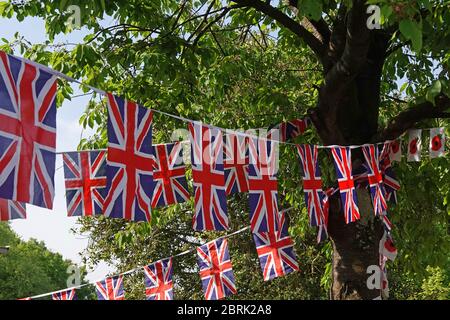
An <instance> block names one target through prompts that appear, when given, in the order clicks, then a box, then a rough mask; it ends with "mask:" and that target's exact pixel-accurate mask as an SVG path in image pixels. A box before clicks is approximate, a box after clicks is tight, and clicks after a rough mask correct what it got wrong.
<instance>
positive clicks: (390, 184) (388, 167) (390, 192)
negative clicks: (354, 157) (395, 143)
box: [380, 142, 400, 203]
mask: <svg viewBox="0 0 450 320" xmlns="http://www.w3.org/2000/svg"><path fill="white" fill-rule="evenodd" d="M390 149H391V143H390V142H386V143H385V144H384V145H383V146H382V151H381V156H380V170H381V173H382V175H383V183H384V188H385V191H386V200H388V201H391V202H392V203H397V191H398V190H400V183H399V182H398V180H397V177H396V175H395V172H394V169H393V168H392V163H391V160H390V155H389V154H390Z"/></svg>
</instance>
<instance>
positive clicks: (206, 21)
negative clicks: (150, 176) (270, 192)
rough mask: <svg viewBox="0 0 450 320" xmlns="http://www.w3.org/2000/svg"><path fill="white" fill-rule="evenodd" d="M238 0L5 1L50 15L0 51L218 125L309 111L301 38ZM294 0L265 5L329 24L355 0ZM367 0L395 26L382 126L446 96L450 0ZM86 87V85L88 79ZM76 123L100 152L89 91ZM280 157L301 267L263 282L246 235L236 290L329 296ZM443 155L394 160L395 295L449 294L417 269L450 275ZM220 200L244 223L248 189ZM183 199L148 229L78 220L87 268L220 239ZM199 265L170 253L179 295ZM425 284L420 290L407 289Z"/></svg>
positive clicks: (313, 98)
mask: <svg viewBox="0 0 450 320" xmlns="http://www.w3.org/2000/svg"><path fill="white" fill-rule="evenodd" d="M241 2H244V1H236V2H232V1H205V0H201V1H200V0H197V1H170V0H159V1H145V2H144V1H136V0H129V1H80V0H73V1H70V3H69V2H68V1H50V0H45V1H32V2H29V3H27V4H25V5H24V6H12V5H9V4H1V5H0V14H2V15H3V16H5V17H9V18H10V17H12V16H13V14H15V16H16V17H17V18H18V19H19V20H20V19H23V18H24V17H27V16H37V17H40V18H43V19H45V21H46V28H47V33H48V37H49V40H48V41H47V42H46V43H43V44H32V43H30V42H29V41H28V40H27V39H23V38H21V37H20V35H16V37H15V38H14V39H11V40H6V39H5V42H6V43H5V44H4V45H3V46H1V47H0V48H1V49H3V50H8V51H11V50H12V49H13V48H16V49H19V52H20V53H21V54H23V55H24V56H26V57H28V58H30V59H33V60H36V61H38V62H41V63H43V64H46V65H50V66H52V67H53V68H55V69H56V70H59V71H61V72H64V73H66V74H68V75H69V76H71V77H74V78H77V79H82V80H83V81H84V82H85V83H88V84H90V85H92V86H96V87H99V88H101V89H104V90H107V91H113V92H114V93H116V94H118V95H121V96H125V97H127V98H129V99H132V100H135V101H139V102H140V103H141V104H143V105H144V106H146V107H151V108H154V109H156V110H161V111H165V112H170V113H173V114H178V115H180V116H183V117H186V118H190V119H194V120H202V121H205V122H207V123H211V124H214V125H218V126H220V127H224V128H245V129H248V128H267V127H269V126H271V125H274V124H276V123H279V122H281V121H283V120H286V119H292V118H298V117H301V116H303V115H306V114H307V113H308V112H309V111H310V110H311V109H312V108H313V107H314V106H315V104H316V102H317V100H318V95H319V90H318V88H319V87H320V86H321V85H323V83H324V70H323V68H322V65H321V64H320V63H319V62H318V61H317V58H316V57H315V55H314V53H313V52H312V50H310V49H309V48H308V47H307V46H306V45H305V41H304V39H301V38H300V37H297V36H296V35H295V34H293V33H292V32H291V31H290V30H288V29H287V28H286V27H285V26H283V25H282V24H281V23H280V22H279V21H276V20H274V19H273V18H271V17H269V16H267V15H264V14H263V13H262V12H260V11H259V10H256V9H255V8H254V7H252V6H248V7H244V8H242V7H239V6H238V5H239V3H241ZM247 2H253V3H255V1H247ZM256 2H258V3H261V2H264V1H256ZM293 2H294V3H296V5H297V8H298V10H297V14H294V11H293V10H291V8H290V7H289V6H287V5H285V2H284V1H272V5H273V6H275V7H276V8H277V9H278V10H279V11H280V12H282V13H284V14H286V15H287V16H289V17H291V18H292V19H294V20H295V21H297V22H299V21H302V19H303V18H304V17H307V18H309V19H310V20H311V21H318V20H320V19H321V18H323V19H324V20H325V22H327V23H329V24H332V23H333V21H336V20H337V19H338V17H339V15H340V14H341V13H340V8H348V9H350V8H351V3H352V1H349V0H347V1H333V0H320V1H318V0H314V1H309V0H308V1H307V0H302V1H289V3H291V4H292V3H293ZM369 3H371V4H377V5H379V6H380V7H381V15H382V19H381V22H382V27H383V29H384V30H388V29H389V28H392V27H396V26H398V30H397V31H396V32H395V33H394V35H393V36H392V39H391V40H390V42H389V56H388V57H387V59H386V61H385V63H384V66H383V72H382V79H381V92H380V97H381V106H380V109H379V115H378V114H377V117H378V116H379V117H378V125H379V126H380V127H384V126H386V125H387V124H388V123H389V121H390V120H391V119H392V118H393V117H394V116H395V115H397V114H398V113H400V112H401V111H404V110H406V109H407V108H409V107H410V105H412V104H414V103H417V102H420V101H425V100H429V101H434V98H435V97H436V96H437V95H438V94H440V93H441V92H443V93H446V94H447V95H449V94H450V81H449V70H450V53H449V51H448V43H450V32H449V30H450V28H449V26H448V22H449V21H450V10H448V6H449V2H448V1H432V0H427V1H423V0H416V1H393V0H370V1H369ZM69 4H76V5H79V6H80V7H81V9H82V10H81V12H82V16H81V23H82V26H83V28H86V30H88V35H87V36H86V37H85V39H84V42H83V43H80V44H76V45H75V46H70V45H65V44H60V45H55V44H53V40H54V37H55V35H57V34H60V33H69V32H71V31H72V29H73V28H72V27H70V26H67V25H66V21H67V18H68V16H69V14H70V13H69V12H67V11H66V8H67V6H68V5H69ZM224 12H225V14H224V15H221V14H223V13H224ZM344 14H346V12H344ZM150 17H151V18H150ZM111 18H112V19H113V20H114V24H112V25H106V26H105V19H108V20H111ZM400 80H401V81H400ZM60 88H61V89H60V92H59V96H58V102H59V103H61V102H62V101H63V100H64V99H70V94H71V89H70V87H69V86H68V85H67V84H66V83H64V82H61V83H60ZM82 89H83V90H84V91H85V92H89V89H88V88H86V87H82ZM358 112H360V111H358ZM362 112H365V111H362ZM80 123H81V124H82V125H83V126H85V127H86V126H89V127H92V128H96V130H97V133H96V135H94V136H93V137H91V138H90V139H86V140H83V141H81V142H80V149H88V148H100V147H105V145H106V128H105V123H106V110H105V101H104V100H102V98H101V97H99V96H98V95H96V94H93V98H92V100H91V102H90V103H89V105H88V106H87V108H86V112H85V114H84V115H83V116H82V117H81V119H80ZM421 125H423V127H430V126H447V128H449V122H448V121H437V120H428V121H426V122H424V123H422V124H421ZM361 126H365V124H363V123H362V124H361ZM174 128H183V129H185V128H186V124H184V123H181V122H179V121H178V120H174V119H172V118H168V117H165V116H163V115H160V114H156V115H155V121H154V139H155V142H161V143H162V142H168V141H170V140H171V139H172V138H173V137H172V132H173V130H174ZM447 134H450V132H449V131H448V130H447ZM296 142H301V143H320V139H319V138H318V136H317V134H316V133H315V131H314V130H313V129H310V130H308V131H307V132H306V134H305V136H303V137H301V138H299V139H298V140H297V141H296ZM424 145H425V146H426V145H427V144H426V141H425V143H424ZM328 156H329V155H328V154H327V153H326V152H325V151H323V150H321V156H320V161H321V168H322V173H323V176H324V181H325V185H332V184H333V183H335V182H334V181H335V175H334V168H333V166H332V165H331V163H330V159H329V157H328ZM280 159H281V164H280V166H281V168H280V174H279V177H280V186H279V192H280V201H281V202H282V205H283V207H285V208H287V207H293V208H294V209H293V210H292V211H290V212H289V217H290V220H291V221H290V231H291V234H292V236H293V237H294V239H295V242H296V250H297V253H298V254H299V261H300V263H301V269H302V272H300V273H295V274H292V275H290V276H287V277H285V278H282V279H277V280H274V281H271V282H267V283H265V282H263V281H262V279H261V275H260V274H259V273H260V272H259V270H258V268H259V265H258V261H257V257H256V253H255V252H254V248H253V246H252V245H251V241H252V240H251V237H250V235H249V234H248V233H244V234H242V235H240V236H237V237H235V238H233V239H232V240H230V248H231V255H232V261H233V266H234V270H235V273H236V277H237V285H238V288H239V295H237V296H236V298H241V299H244V298H252V299H255V298H261V299H263V298H313V299H323V298H327V297H328V294H327V291H328V289H329V288H330V285H331V283H330V279H331V269H330V260H331V246H330V244H329V243H327V244H325V245H317V244H316V243H315V241H316V240H315V232H316V231H315V229H314V228H310V227H309V226H308V221H307V214H306V209H305V204H304V200H303V194H302V191H301V189H300V188H299V187H298V186H299V183H300V179H299V167H298V165H297V164H296V163H297V159H296V151H295V150H294V149H293V148H292V147H291V146H282V147H281V153H280ZM449 161H450V160H449V158H448V157H447V158H442V159H436V160H433V161H430V160H428V159H427V158H426V157H425V156H424V160H423V161H422V162H421V163H420V164H417V163H407V162H406V161H402V162H401V164H398V165H395V170H396V172H397V174H398V176H399V180H400V181H401V185H402V190H401V191H400V192H399V204H398V205H397V206H391V209H390V215H391V216H392V219H391V220H392V221H393V223H394V231H393V232H394V239H396V245H397V247H398V248H399V251H400V254H399V258H398V259H397V261H396V262H395V263H394V264H392V266H390V267H389V270H390V275H391V274H392V279H391V281H390V284H391V286H392V288H393V289H392V295H393V297H394V298H399V299H406V298H411V297H413V298H427V297H431V296H433V297H442V296H443V295H444V293H445V292H446V290H447V289H448V282H445V281H444V280H442V281H441V278H437V277H434V278H433V277H429V278H428V275H427V273H426V272H425V270H426V267H427V266H428V265H430V266H435V267H441V268H442V269H443V270H449V266H448V252H449V246H450V241H449V235H448V217H449V215H450V207H449V203H450V170H449V168H450V163H449ZM228 207H229V211H230V217H231V221H232V224H233V225H232V230H237V229H239V228H241V227H242V226H244V225H247V224H248V216H247V212H248V208H247V200H246V198H245V196H242V195H240V196H235V197H233V198H230V199H229V200H228ZM192 208H193V206H192V202H191V203H187V204H183V205H176V206H173V207H170V208H162V209H158V210H156V211H155V212H154V218H153V220H152V223H151V225H148V224H134V223H127V222H124V221H117V220H109V219H103V218H101V217H100V218H85V219H82V220H80V230H78V232H89V233H90V236H91V237H92V239H95V241H92V242H91V244H90V246H89V248H88V249H87V253H88V257H89V258H88V260H87V261H86V263H89V264H96V263H98V262H99V261H100V260H105V261H108V262H110V263H113V264H114V265H116V266H117V267H118V270H119V271H124V270H127V269H130V268H133V267H135V266H136V265H143V264H145V263H148V262H150V261H154V260H157V259H159V258H162V257H166V256H171V255H173V254H176V253H179V252H182V251H184V250H186V249H187V248H192V246H193V245H195V244H196V243H198V241H199V240H198V239H201V240H204V241H206V240H208V239H212V238H215V237H217V236H218V235H219V234H218V233H214V234H212V233H201V234H199V233H194V232H193V231H192V230H191V225H190V223H191V220H190V219H191V217H192ZM195 268H196V267H195V255H194V254H190V255H187V256H185V257H183V258H182V259H177V260H176V261H175V275H176V277H177V280H176V286H177V289H176V295H177V296H178V297H179V298H200V295H201V290H200V281H199V278H198V275H197V273H196V269H195ZM433 272H434V273H435V274H438V273H437V271H436V272H435V271H433ZM141 278H142V275H136V276H135V277H130V278H128V279H127V280H126V281H127V282H126V284H129V286H128V288H129V291H128V292H127V294H128V296H129V297H134V298H142V292H143V291H142V281H141V280H142V279H141ZM422 280H424V281H425V282H424V289H423V294H418V295H416V294H414V293H415V292H417V291H418V290H420V288H421V285H422ZM436 282H439V283H442V288H441V289H439V288H440V287H439V286H440V284H439V285H438V284H436V285H434V284H433V283H436ZM438 287H439V288H438ZM430 288H432V289H433V290H431V289H430ZM446 288H447V289H446ZM437 291H438V292H439V293H438V294H436V295H435V293H434V292H437Z"/></svg>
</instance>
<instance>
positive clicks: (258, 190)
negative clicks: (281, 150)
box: [249, 135, 279, 233]
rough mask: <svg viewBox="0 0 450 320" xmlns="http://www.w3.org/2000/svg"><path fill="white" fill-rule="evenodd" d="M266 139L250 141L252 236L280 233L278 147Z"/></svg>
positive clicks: (252, 139) (275, 143)
mask: <svg viewBox="0 0 450 320" xmlns="http://www.w3.org/2000/svg"><path fill="white" fill-rule="evenodd" d="M270 137H271V135H268V137H267V139H265V138H251V139H250V140H249V153H250V165H249V202H250V228H251V231H252V232H272V233H274V232H275V231H278V212H279V210H278V180H277V176H276V174H277V170H278V162H277V161H278V143H277V142H275V141H273V140H270Z"/></svg>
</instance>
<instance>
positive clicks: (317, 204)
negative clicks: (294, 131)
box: [297, 145, 325, 226]
mask: <svg viewBox="0 0 450 320" xmlns="http://www.w3.org/2000/svg"><path fill="white" fill-rule="evenodd" d="M297 151H298V154H299V156H300V163H301V168H302V175H303V192H304V193H305V202H306V205H307V208H308V215H309V224H310V225H311V226H319V225H321V224H322V223H323V221H322V217H323V199H324V196H325V195H324V192H323V190H322V178H321V174H320V168H319V164H318V161H317V160H318V155H319V149H318V148H317V146H313V145H297Z"/></svg>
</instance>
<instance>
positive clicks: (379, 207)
mask: <svg viewBox="0 0 450 320" xmlns="http://www.w3.org/2000/svg"><path fill="white" fill-rule="evenodd" d="M362 150H363V153H364V157H365V158H366V164H367V169H368V174H367V178H368V180H369V188H370V195H371V197H372V204H373V208H374V211H375V215H382V214H383V213H384V212H386V210H387V202H386V199H385V194H386V191H385V189H384V184H383V177H382V175H381V172H380V167H379V163H380V156H379V151H378V148H377V147H376V146H375V145H367V146H363V147H362Z"/></svg>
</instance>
